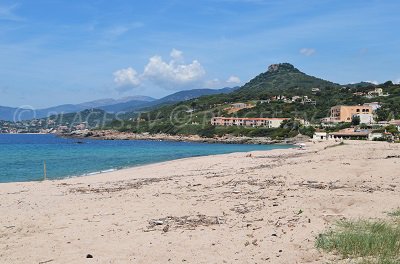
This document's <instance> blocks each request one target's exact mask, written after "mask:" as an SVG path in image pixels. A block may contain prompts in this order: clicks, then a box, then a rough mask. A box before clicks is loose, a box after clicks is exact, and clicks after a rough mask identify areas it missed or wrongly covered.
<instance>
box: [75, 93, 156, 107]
mask: <svg viewBox="0 0 400 264" xmlns="http://www.w3.org/2000/svg"><path fill="white" fill-rule="evenodd" d="M154 100H157V99H155V98H153V97H150V96H143V95H136V96H127V97H123V98H121V99H112V98H107V99H100V100H95V101H91V102H86V103H81V104H78V106H80V107H83V108H84V109H88V108H99V107H102V106H109V105H115V104H120V103H127V102H130V101H136V102H152V101H154Z"/></svg>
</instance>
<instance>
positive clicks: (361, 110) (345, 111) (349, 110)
mask: <svg viewBox="0 0 400 264" xmlns="http://www.w3.org/2000/svg"><path fill="white" fill-rule="evenodd" d="M358 114H372V107H371V106H364V105H356V106H346V105H337V106H334V107H332V108H331V116H330V118H329V120H330V121H331V122H337V123H339V122H351V120H352V119H353V116H354V115H358Z"/></svg>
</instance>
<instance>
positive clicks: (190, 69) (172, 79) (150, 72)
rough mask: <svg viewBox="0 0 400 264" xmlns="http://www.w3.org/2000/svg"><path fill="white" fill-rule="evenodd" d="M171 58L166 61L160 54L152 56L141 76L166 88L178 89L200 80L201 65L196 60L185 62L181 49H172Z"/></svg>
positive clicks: (202, 69)
mask: <svg viewBox="0 0 400 264" xmlns="http://www.w3.org/2000/svg"><path fill="white" fill-rule="evenodd" d="M170 56H171V60H170V61H168V62H166V61H164V60H163V59H162V57H161V56H153V57H151V58H150V60H149V62H148V64H147V65H146V66H145V68H144V72H143V78H145V79H146V80H149V81H151V82H153V83H155V84H157V85H159V86H160V87H163V88H166V89H179V87H182V86H185V85H192V84H195V83H197V82H199V81H201V80H202V78H203V77H204V75H205V73H206V72H205V70H204V68H203V66H202V65H201V64H200V62H198V61H197V60H194V61H192V63H189V64H185V63H184V57H183V53H182V51H179V50H176V49H173V50H172V51H171V54H170Z"/></svg>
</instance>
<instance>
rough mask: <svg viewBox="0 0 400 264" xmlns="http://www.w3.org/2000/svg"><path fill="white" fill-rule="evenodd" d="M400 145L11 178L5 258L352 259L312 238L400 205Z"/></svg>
mask: <svg viewBox="0 0 400 264" xmlns="http://www.w3.org/2000/svg"><path fill="white" fill-rule="evenodd" d="M399 152H400V144H392V143H386V142H357V141H345V142H344V144H340V143H336V142H317V143H313V142H308V143H306V147H305V149H304V150H299V149H294V148H293V149H276V150H270V151H259V150H258V151H251V152H250V153H251V154H252V155H249V153H248V152H241V153H231V154H220V155H213V156H201V157H191V158H184V159H179V160H172V161H166V162H161V163H155V164H149V165H144V166H140V167H134V168H129V169H124V170H119V171H114V172H108V173H102V174H97V175H94V176H90V177H89V176H87V177H76V178H70V179H64V180H49V181H44V182H23V183H4V184H2V185H1V186H2V188H0V196H1V197H2V199H1V201H2V202H1V205H0V221H1V223H2V225H1V226H0V242H1V243H0V252H1V254H0V262H2V263H3V262H4V263H24V262H26V260H28V259H29V260H30V261H31V262H35V263H40V262H46V261H49V260H52V261H54V262H55V263H82V262H85V258H86V256H87V254H90V255H92V256H93V258H94V261H95V262H99V263H132V262H133V263H168V262H169V263H182V262H186V263H224V262H225V263H234V262H236V263H265V262H266V263H312V264H317V263H330V262H333V263H347V262H346V261H347V260H343V261H342V260H338V259H337V258H336V256H334V255H330V254H324V253H322V252H319V251H318V250H317V249H315V247H314V243H315V238H316V236H318V234H320V233H321V232H324V231H326V229H327V228H329V226H331V225H332V224H333V223H335V222H336V221H338V220H340V219H358V218H365V219H368V218H374V219H377V218H378V219H379V218H385V217H388V216H387V212H390V211H393V209H396V208H399V207H400V203H399V201H400V178H398V177H396V175H397V173H398V168H399V166H400V156H399V155H398V153H399ZM33 241H34V243H33ZM49 241H52V242H51V245H49ZM341 261H342V262H341Z"/></svg>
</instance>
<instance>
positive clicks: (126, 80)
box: [113, 67, 141, 91]
mask: <svg viewBox="0 0 400 264" xmlns="http://www.w3.org/2000/svg"><path fill="white" fill-rule="evenodd" d="M113 75H114V83H115V84H116V85H117V90H119V91H127V90H129V89H131V88H132V87H137V86H139V85H140V84H141V80H140V76H139V75H138V73H137V72H136V71H135V70H134V69H132V68H131V67H128V68H126V69H121V70H118V71H115V72H114V73H113Z"/></svg>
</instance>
